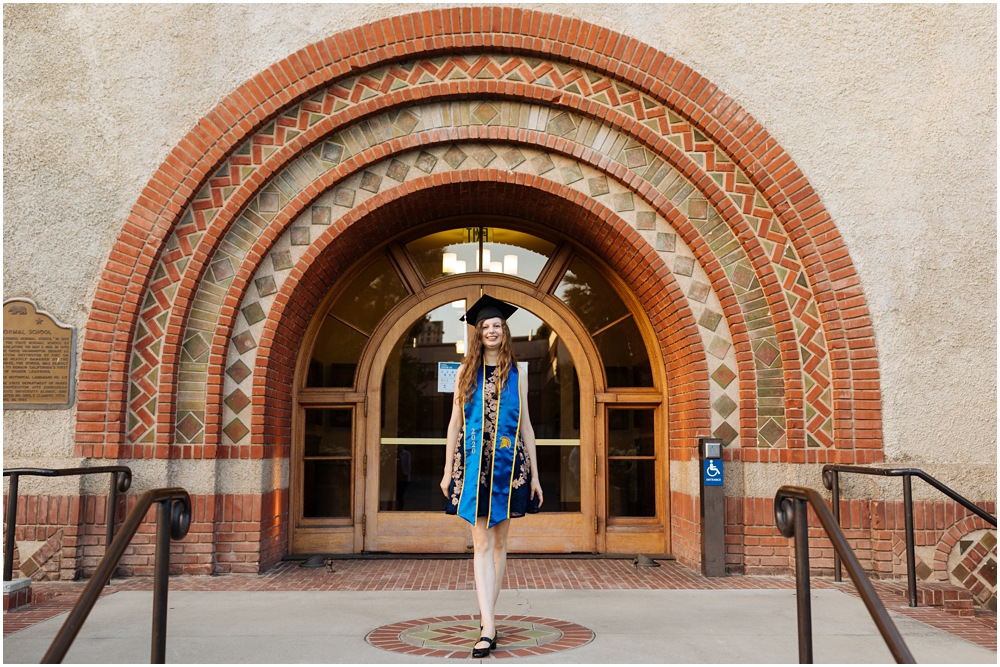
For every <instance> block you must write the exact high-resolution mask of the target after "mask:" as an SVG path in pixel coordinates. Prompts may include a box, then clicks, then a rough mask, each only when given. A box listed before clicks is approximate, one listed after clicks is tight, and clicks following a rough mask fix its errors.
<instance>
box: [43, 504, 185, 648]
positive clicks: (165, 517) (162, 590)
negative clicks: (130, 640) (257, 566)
mask: <svg viewBox="0 0 1000 667" xmlns="http://www.w3.org/2000/svg"><path fill="white" fill-rule="evenodd" d="M153 503H159V507H157V508H156V551H155V556H154V558H155V562H154V564H153V640H152V648H151V650H150V662H151V663H153V664H163V663H165V662H166V658H167V582H168V578H169V575H170V539H171V538H173V539H175V540H182V539H184V536H185V535H187V532H188V528H190V527H191V497H190V496H188V492H187V491H185V490H184V489H181V488H176V487H175V488H167V489H152V490H151V491H146V492H145V493H143V494H142V495H141V496H139V499H138V500H137V501H136V503H135V507H133V508H132V511H131V512H129V513H128V516H126V517H125V521H124V522H123V523H122V527H121V530H119V531H118V535H117V536H116V537H115V539H114V541H113V542H112V543H111V546H110V547H109V548H108V550H107V553H105V554H104V558H102V559H101V562H100V563H98V565H97V569H96V570H95V571H94V576H93V577H91V578H90V581H89V582H87V586H86V588H84V589H83V593H81V594H80V599H78V600H77V601H76V604H75V605H74V606H73V609H72V611H70V612H69V616H68V617H67V618H66V622H65V623H63V625H62V627H61V628H59V633H58V634H57V635H56V638H55V639H53V640H52V644H51V645H50V646H49V650H48V651H46V652H45V657H44V658H42V663H44V664H52V663H60V662H62V661H63V658H65V657H66V653H67V651H69V647H70V646H72V645H73V640H74V639H76V635H77V634H78V633H79V632H80V628H82V627H83V624H84V622H85V621H86V620H87V616H89V615H90V611H91V609H93V608H94V604H96V603H97V599H98V598H99V597H100V596H101V593H102V592H103V590H104V587H105V586H106V585H107V583H108V581H110V580H111V575H112V574H114V571H115V568H117V567H118V561H120V560H121V557H122V555H123V554H124V553H125V549H126V548H127V547H128V545H129V542H131V541H132V538H133V537H134V536H135V533H136V531H137V530H139V526H140V525H142V522H143V520H144V519H145V518H146V513H147V512H149V508H150V507H151V506H152V505H153Z"/></svg>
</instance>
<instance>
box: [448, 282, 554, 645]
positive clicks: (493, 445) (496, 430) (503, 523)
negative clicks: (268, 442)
mask: <svg viewBox="0 0 1000 667" xmlns="http://www.w3.org/2000/svg"><path fill="white" fill-rule="evenodd" d="M516 310H517V307H516V306H512V305H510V304H509V303H504V302H503V301H500V300H499V299H494V298H493V297H491V296H483V297H481V298H480V299H479V301H477V302H476V303H475V304H473V306H472V307H471V308H469V311H468V312H467V313H466V314H465V315H463V316H462V318H461V319H462V320H464V321H465V322H466V323H467V324H469V325H470V326H472V327H474V328H475V330H476V332H475V334H473V335H470V336H469V350H468V353H467V354H466V356H465V360H464V361H463V362H462V366H461V367H460V368H459V369H458V376H457V378H456V379H455V402H454V404H453V405H452V410H451V421H450V422H449V423H448V445H447V452H446V455H445V469H444V476H443V477H442V478H441V492H442V493H444V495H445V497H446V498H447V499H448V500H447V502H446V504H445V506H446V511H447V512H448V513H449V514H457V515H458V516H460V517H461V518H463V519H465V520H466V521H468V522H469V523H470V524H472V538H473V546H474V550H475V553H474V560H473V564H474V569H475V578H476V595H477V597H478V598H479V622H480V624H481V628H480V635H481V636H480V638H479V641H478V642H476V645H475V647H474V648H473V650H472V657H473V658H485V657H486V656H488V655H489V654H490V651H491V650H492V649H495V648H496V647H497V630H496V619H495V613H494V609H495V607H496V603H497V598H498V597H499V596H500V586H501V583H502V582H503V575H504V570H505V569H506V567H507V532H508V530H509V528H510V519H513V518H517V517H522V516H524V514H525V512H537V511H538V508H540V507H541V505H542V486H541V484H540V483H539V477H538V463H537V458H536V456H535V432H534V430H533V429H532V428H531V420H530V419H529V417H528V378H527V377H523V374H522V373H521V372H520V371H519V369H518V367H517V360H516V359H515V358H514V345H513V343H512V341H511V338H510V329H508V328H507V319H508V318H509V317H510V316H511V315H513V314H514V311H516Z"/></svg>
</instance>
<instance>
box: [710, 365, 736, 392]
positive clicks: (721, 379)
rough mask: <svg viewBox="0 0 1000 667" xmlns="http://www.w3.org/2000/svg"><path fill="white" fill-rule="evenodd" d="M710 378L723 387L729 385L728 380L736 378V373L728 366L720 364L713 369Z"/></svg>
mask: <svg viewBox="0 0 1000 667" xmlns="http://www.w3.org/2000/svg"><path fill="white" fill-rule="evenodd" d="M712 379H713V380H715V382H716V383H717V384H718V385H719V386H720V387H722V388H723V389H725V388H726V387H728V386H729V383H730V382H732V381H733V380H735V379H736V373H734V372H733V371H731V370H730V369H729V366H726V365H725V364H722V365H721V366H719V367H718V368H716V369H715V372H714V373H712Z"/></svg>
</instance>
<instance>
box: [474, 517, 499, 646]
mask: <svg viewBox="0 0 1000 667" xmlns="http://www.w3.org/2000/svg"><path fill="white" fill-rule="evenodd" d="M486 522H487V519H486V517H478V518H477V519H476V525H475V526H473V528H472V546H473V550H474V553H473V558H472V564H473V570H474V572H475V575H476V597H477V598H478V599H479V622H480V623H482V625H483V629H482V635H481V636H482V637H493V636H494V635H495V633H496V621H495V619H494V617H493V605H494V604H495V603H496V595H497V594H496V588H497V576H496V562H495V561H494V551H495V543H496V527H494V528H487V527H486ZM485 646H486V643H485V642H479V643H477V644H476V648H483V647H485Z"/></svg>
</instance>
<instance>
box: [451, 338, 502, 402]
mask: <svg viewBox="0 0 1000 667" xmlns="http://www.w3.org/2000/svg"><path fill="white" fill-rule="evenodd" d="M486 321H487V320H482V321H481V322H480V323H479V324H477V325H476V335H475V336H471V337H470V339H469V351H468V353H467V354H466V355H465V360H464V361H463V362H462V367H461V370H460V372H459V374H460V379H459V383H458V388H457V389H456V391H455V399H456V400H458V399H459V397H461V401H462V403H463V404H464V403H465V401H467V400H469V399H470V398H472V393H473V392H474V391H475V390H476V385H477V383H478V382H479V379H478V378H477V377H476V376H477V374H478V373H479V367H480V366H482V364H483V355H484V351H483V349H484V348H483V322H486ZM500 322H501V323H502V325H503V340H502V341H501V342H500V352H499V354H498V355H497V369H496V379H497V394H498V395H499V393H500V392H501V391H503V387H504V385H505V384H506V383H507V379H508V377H509V376H510V369H511V366H513V365H514V364H516V363H517V360H516V359H515V358H514V344H513V343H512V342H511V338H510V329H508V328H507V320H500Z"/></svg>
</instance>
